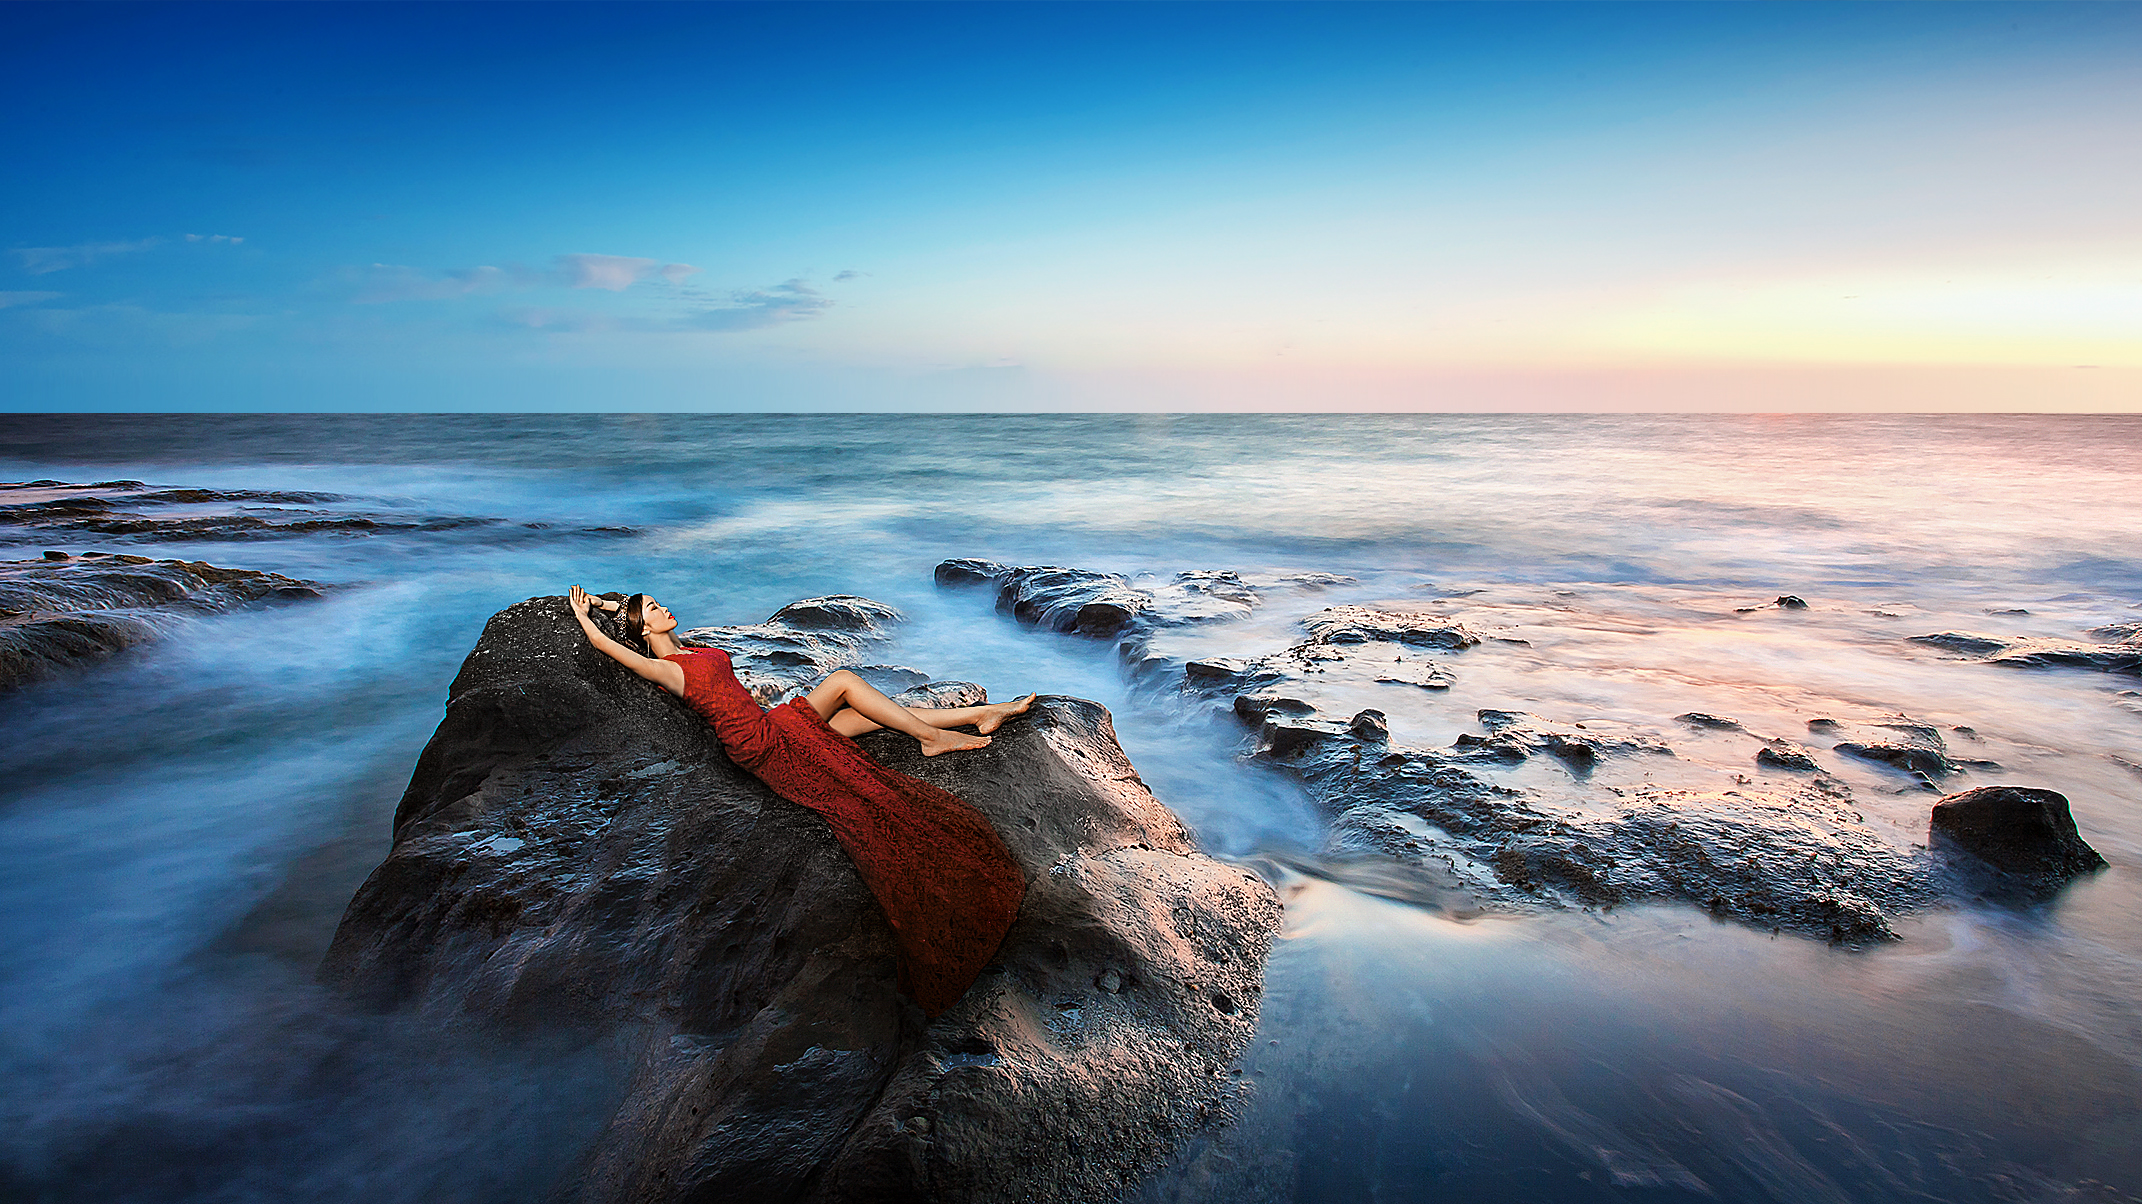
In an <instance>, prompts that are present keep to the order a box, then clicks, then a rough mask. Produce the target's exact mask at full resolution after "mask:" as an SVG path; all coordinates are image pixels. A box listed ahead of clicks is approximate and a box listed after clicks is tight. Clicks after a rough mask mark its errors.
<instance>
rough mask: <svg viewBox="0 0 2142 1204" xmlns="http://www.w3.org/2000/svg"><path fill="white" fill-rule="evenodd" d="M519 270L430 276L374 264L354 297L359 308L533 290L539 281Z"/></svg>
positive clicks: (487, 269) (459, 270)
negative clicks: (399, 302)
mask: <svg viewBox="0 0 2142 1204" xmlns="http://www.w3.org/2000/svg"><path fill="white" fill-rule="evenodd" d="M531 276H532V273H529V272H527V271H526V270H525V269H520V268H496V267H490V266H484V267H474V268H454V269H452V270H450V271H447V272H445V273H443V274H440V275H437V276H433V275H429V274H427V273H425V272H422V271H419V270H418V269H416V268H412V267H404V266H403V265H401V264H396V263H375V264H373V265H372V266H371V268H370V270H369V271H367V272H366V273H365V275H364V278H363V283H362V284H360V285H359V287H358V290H357V294H356V295H355V296H353V297H351V298H350V300H352V301H354V302H356V303H357V304H359V305H378V304H381V303H383V302H388V301H443V300H446V299H449V298H453V297H466V296H470V295H472V294H477V293H502V292H505V291H507V290H508V289H514V288H532V287H534V286H535V284H537V283H540V281H539V280H535V279H531Z"/></svg>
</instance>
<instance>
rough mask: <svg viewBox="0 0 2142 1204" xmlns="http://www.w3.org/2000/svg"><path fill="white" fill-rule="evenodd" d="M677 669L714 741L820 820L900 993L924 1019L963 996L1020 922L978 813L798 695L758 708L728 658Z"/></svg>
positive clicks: (714, 655) (1012, 871)
mask: <svg viewBox="0 0 2142 1204" xmlns="http://www.w3.org/2000/svg"><path fill="white" fill-rule="evenodd" d="M663 659H664V660H672V661H675V662H677V664H678V665H680V666H682V667H683V669H684V700H685V701H686V702H688V703H690V704H691V706H692V709H693V710H695V711H698V712H699V713H700V714H701V715H703V716H705V717H706V721H707V722H708V723H709V724H711V725H712V726H713V728H714V734H715V735H716V736H718V737H720V738H721V746H722V748H723V750H725V751H726V752H727V753H728V754H729V759H730V760H731V761H734V762H736V763H737V764H738V765H740V766H742V767H743V768H745V769H746V770H749V771H750V772H751V774H752V775H753V776H754V777H757V778H758V779H759V780H760V781H762V782H764V783H766V784H767V785H768V786H770V787H772V788H773V792H774V793H775V794H778V795H780V796H781V797H782V798H785V799H787V800H788V801H789V802H792V803H795V804H796V805H797V806H799V807H807V808H809V809H810V810H812V811H815V812H817V813H818V814H819V815H821V816H824V817H825V820H826V823H827V824H828V825H830V826H831V827H832V829H833V835H834V836H835V838H837V839H838V840H839V841H840V845H841V847H842V848H843V849H846V850H847V851H848V857H849V858H850V859H851V860H853V861H854V862H855V868H856V870H857V871H859V872H860V873H861V874H862V876H863V883H864V885H866V886H868V887H869V888H870V893H871V894H873V895H876V896H877V899H878V905H879V906H880V907H883V908H884V909H885V919H886V921H887V922H888V923H890V924H891V925H892V930H893V938H894V939H895V940H896V941H897V942H898V943H899V946H900V989H901V990H902V991H904V992H906V993H907V995H908V996H909V997H910V998H912V999H914V1001H915V1002H917V1003H919V1004H921V1005H922V1009H923V1011H925V1012H927V1013H929V1014H930V1015H932V1016H935V1015H937V1014H938V1013H939V1012H942V1011H944V1010H945V1009H946V1008H948V1007H951V1006H952V1005H953V1004H954V1003H955V1002H957V1001H958V1000H959V997H960V996H961V995H964V994H966V991H967V987H968V985H969V984H971V983H972V982H973V981H974V977H975V975H977V974H979V973H981V972H982V967H983V966H986V965H988V964H989V959H990V958H992V957H994V956H996V952H997V946H998V945H1000V944H1002V943H1003V941H1004V933H1005V931H1006V930H1008V929H1009V928H1010V927H1011V924H1012V920H1014V919H1015V918H1017V917H1018V914H1019V900H1020V899H1021V897H1022V896H1024V895H1025V893H1026V880H1025V877H1024V876H1023V875H1022V874H1021V873H1020V872H1019V865H1018V863H1017V862H1015V861H1013V860H1012V857H1011V854H1010V853H1009V852H1008V851H1006V849H1005V848H1004V841H1003V840H1002V839H1001V838H999V837H998V836H997V833H996V830H995V829H993V828H991V827H990V826H989V821H988V820H986V819H983V818H982V816H981V813H980V812H978V811H976V810H975V809H974V808H973V807H970V806H968V805H967V804H966V803H963V802H961V801H960V800H959V799H958V798H956V797H954V796H953V795H951V794H949V793H947V792H945V791H943V790H940V789H938V788H937V787H935V786H932V785H930V784H929V783H928V782H922V781H917V780H916V779H914V778H911V777H908V776H907V775H906V774H903V773H895V772H894V771H892V770H890V769H887V768H885V767H884V766H883V765H880V764H878V763H877V762H876V761H874V760H872V759H871V758H870V755H869V754H868V753H866V752H864V751H863V750H862V748H861V747H860V746H859V745H857V744H856V742H855V741H853V740H850V739H849V738H848V737H846V736H843V735H841V734H840V733H839V732H836V731H834V730H833V729H832V728H831V727H828V726H827V725H826V721H825V720H823V719H821V718H819V717H818V712H817V711H816V710H813V709H812V707H811V704H810V703H809V702H808V701H806V700H804V699H801V698H795V699H791V700H789V701H788V702H785V703H783V704H781V705H780V706H777V707H775V708H773V709H772V710H770V711H768V710H762V709H760V707H759V704H758V703H757V702H755V701H753V700H752V697H751V694H750V692H749V691H747V690H745V689H744V687H743V683H741V682H739V681H737V680H736V672H735V670H734V669H732V668H731V667H730V664H729V654H728V653H726V652H723V651H721V650H720V649H718V648H692V649H687V650H685V651H684V652H680V653H678V654H677V655H675V656H669V657H664V658H663Z"/></svg>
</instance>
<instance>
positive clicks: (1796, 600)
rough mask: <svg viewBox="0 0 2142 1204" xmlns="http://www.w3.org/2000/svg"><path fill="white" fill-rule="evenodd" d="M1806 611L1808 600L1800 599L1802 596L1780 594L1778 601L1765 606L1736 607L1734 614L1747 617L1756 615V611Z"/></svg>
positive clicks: (1767, 603)
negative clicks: (1747, 615)
mask: <svg viewBox="0 0 2142 1204" xmlns="http://www.w3.org/2000/svg"><path fill="white" fill-rule="evenodd" d="M1806 609H1807V599H1805V598H1802V597H1800V596H1799V595H1798V594H1779V595H1778V596H1777V598H1776V599H1774V600H1772V601H1770V602H1766V603H1764V604H1763V605H1761V606H1740V607H1735V608H1734V611H1733V613H1735V614H1742V615H1746V614H1754V613H1755V612H1756V611H1758V610H1806Z"/></svg>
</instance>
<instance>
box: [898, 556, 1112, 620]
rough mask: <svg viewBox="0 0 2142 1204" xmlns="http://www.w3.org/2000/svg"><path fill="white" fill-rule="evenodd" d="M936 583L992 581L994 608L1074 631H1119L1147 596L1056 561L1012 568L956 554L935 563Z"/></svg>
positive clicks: (1107, 576) (1108, 576)
mask: <svg viewBox="0 0 2142 1204" xmlns="http://www.w3.org/2000/svg"><path fill="white" fill-rule="evenodd" d="M937 584H939V585H941V586H956V585H984V584H989V585H995V586H996V587H997V609H998V610H1001V611H1003V612H1005V613H1007V614H1009V615H1011V616H1013V617H1014V618H1017V619H1018V620H1019V621H1020V622H1022V623H1028V624H1032V625H1034V626H1037V627H1042V628H1045V629H1047V630H1050V631H1064V632H1070V633H1072V634H1075V635H1091V636H1113V635H1119V634H1121V633H1122V632H1123V630H1124V628H1126V627H1128V626H1129V625H1130V621H1131V619H1132V618H1134V617H1136V616H1137V615H1138V614H1139V613H1140V612H1142V611H1144V610H1145V609H1146V608H1147V607H1148V606H1150V605H1152V596H1151V595H1150V594H1147V593H1146V592H1144V591H1142V590H1134V589H1132V588H1131V587H1130V579H1129V578H1127V577H1123V576H1121V575H1119V574H1116V573H1096V572H1093V571H1091V570H1089V569H1072V568H1063V567H1060V566H1056V565H1030V566H1026V567H1014V566H1011V565H1003V564H998V563H996V562H995V561H993V560H975V559H972V558H961V559H955V560H947V561H945V562H944V563H942V564H939V565H938V566H937Z"/></svg>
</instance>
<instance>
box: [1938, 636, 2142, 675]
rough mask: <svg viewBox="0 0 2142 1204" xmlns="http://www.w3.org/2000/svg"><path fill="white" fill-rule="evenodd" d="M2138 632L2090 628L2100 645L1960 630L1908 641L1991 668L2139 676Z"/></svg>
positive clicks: (2141, 644)
mask: <svg viewBox="0 0 2142 1204" xmlns="http://www.w3.org/2000/svg"><path fill="white" fill-rule="evenodd" d="M2138 631H2142V624H2137V623H2114V624H2110V625H2108V626H2105V627H2095V628H2092V629H2091V630H2090V634H2091V635H2092V636H2095V637H2097V638H2098V639H2102V640H2108V641H2111V642H2109V643H2103V644H2085V643H2082V642H2080V641H2076V640H2061V639H2025V640H2004V639H2000V638H1998V637H1996V636H1990V635H1972V634H1970V633H1969V632H1962V631H1942V632H1936V633H1934V634H1932V635H1915V636H1912V637H1910V638H1911V640H1912V641H1913V642H1914V643H1919V644H1928V645H1932V646H1933V647H1936V648H1946V649H1948V650H1950V651H1952V652H1961V653H1965V654H1967V655H1971V656H1976V657H1978V658H1980V660H1982V661H1984V662H1985V663H1987V664H1992V665H2008V666H2010V667H2013V668H2019V669H2050V668H2060V669H2095V670H2097V671H2098V672H2100V673H2125V674H2133V675H2136V676H2142V637H2138V636H2137V635H2136V633H2137V632H2138Z"/></svg>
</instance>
